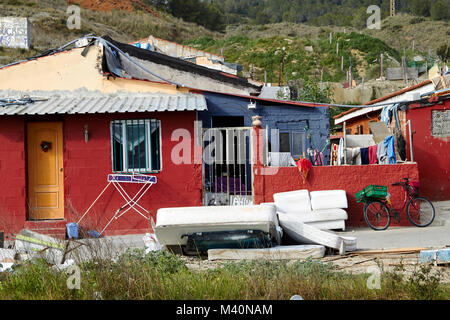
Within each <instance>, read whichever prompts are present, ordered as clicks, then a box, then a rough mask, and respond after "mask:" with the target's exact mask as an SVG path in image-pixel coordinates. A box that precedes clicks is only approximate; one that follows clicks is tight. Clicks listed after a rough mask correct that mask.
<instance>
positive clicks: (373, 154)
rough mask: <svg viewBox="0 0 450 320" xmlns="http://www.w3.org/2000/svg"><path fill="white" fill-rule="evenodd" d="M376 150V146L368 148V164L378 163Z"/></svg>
mask: <svg viewBox="0 0 450 320" xmlns="http://www.w3.org/2000/svg"><path fill="white" fill-rule="evenodd" d="M377 149H378V146H377V145H374V146H370V147H369V164H376V163H377V162H378V158H377Z"/></svg>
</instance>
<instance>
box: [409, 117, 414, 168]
mask: <svg viewBox="0 0 450 320" xmlns="http://www.w3.org/2000/svg"><path fill="white" fill-rule="evenodd" d="M408 129H409V151H410V153H411V162H414V151H413V144H412V130H411V120H408Z"/></svg>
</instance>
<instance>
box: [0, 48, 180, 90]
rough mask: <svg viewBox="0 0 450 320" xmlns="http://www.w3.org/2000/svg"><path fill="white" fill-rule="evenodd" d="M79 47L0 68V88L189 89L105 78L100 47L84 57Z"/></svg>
mask: <svg viewBox="0 0 450 320" xmlns="http://www.w3.org/2000/svg"><path fill="white" fill-rule="evenodd" d="M82 51H83V48H76V49H73V50H71V51H67V52H61V53H57V54H54V55H52V56H47V57H42V58H39V59H37V60H33V61H28V62H24V63H22V64H19V65H14V66H10V67H7V68H4V69H0V90H19V91H36V90H42V91H54V90H58V91H59V90H64V91H74V90H78V89H87V90H90V91H100V92H102V93H114V92H117V91H129V92H134V93H142V92H164V93H169V94H174V93H179V92H188V89H185V88H180V89H177V88H176V86H174V85H171V84H164V83H155V82H149V81H140V80H127V79H118V78H116V79H114V78H112V77H110V78H109V79H107V77H105V76H103V74H102V70H101V61H102V54H103V52H102V47H100V46H92V47H91V48H90V50H89V52H88V54H87V55H86V57H83V56H82V55H81V52H82Z"/></svg>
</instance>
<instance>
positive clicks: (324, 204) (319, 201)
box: [310, 190, 348, 211]
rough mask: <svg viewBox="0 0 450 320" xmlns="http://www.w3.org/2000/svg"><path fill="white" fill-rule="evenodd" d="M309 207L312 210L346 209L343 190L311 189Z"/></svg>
mask: <svg viewBox="0 0 450 320" xmlns="http://www.w3.org/2000/svg"><path fill="white" fill-rule="evenodd" d="M310 196H311V208H312V210H313V211H316V210H325V209H336V208H338V209H347V208H348V202H347V195H346V194H345V190H325V191H312V192H310Z"/></svg>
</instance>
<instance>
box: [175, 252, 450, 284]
mask: <svg viewBox="0 0 450 320" xmlns="http://www.w3.org/2000/svg"><path fill="white" fill-rule="evenodd" d="M183 259H185V260H186V265H187V267H188V268H190V269H193V270H207V269H211V268H217V267H220V266H222V265H224V264H226V263H227V262H230V260H215V261H210V260H208V259H207V258H198V257H187V256H183ZM317 261H320V262H322V263H331V264H333V265H334V266H335V267H336V271H341V272H348V273H352V274H363V273H371V270H373V268H374V267H378V268H379V269H380V270H382V271H386V272H394V271H395V272H402V273H403V274H404V276H405V278H408V277H410V276H411V275H412V274H413V273H414V272H415V271H416V272H417V271H420V267H421V265H422V264H421V263H420V260H419V253H409V254H376V255H368V254H364V255H359V254H356V253H352V254H347V255H344V256H339V255H327V256H325V257H323V258H322V259H317ZM292 262H294V260H292ZM372 272H373V271H372ZM437 274H440V277H441V282H442V283H450V265H449V264H446V265H437V266H435V265H431V272H430V275H437Z"/></svg>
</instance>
